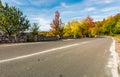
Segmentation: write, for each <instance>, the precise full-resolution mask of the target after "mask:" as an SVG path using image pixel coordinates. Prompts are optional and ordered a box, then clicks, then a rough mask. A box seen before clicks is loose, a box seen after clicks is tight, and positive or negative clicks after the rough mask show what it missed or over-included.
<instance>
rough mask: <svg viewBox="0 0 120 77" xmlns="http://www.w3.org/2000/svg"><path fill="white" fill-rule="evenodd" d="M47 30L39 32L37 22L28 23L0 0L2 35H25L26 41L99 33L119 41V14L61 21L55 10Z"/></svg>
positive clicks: (0, 29) (20, 14)
mask: <svg viewBox="0 0 120 77" xmlns="http://www.w3.org/2000/svg"><path fill="white" fill-rule="evenodd" d="M50 26H51V29H50V31H48V32H40V31H39V25H38V24H37V23H33V24H30V22H29V20H28V19H27V17H26V16H25V15H24V14H23V13H22V12H21V11H20V10H19V9H18V8H16V7H15V6H9V5H8V4H7V3H6V4H5V5H3V4H2V2H1V0H0V33H1V34H2V35H3V36H7V37H14V38H15V40H16V41H17V40H18V38H19V36H22V35H25V34H26V33H27V34H28V35H27V41H35V39H36V38H38V36H44V37H48V36H49V37H50V36H51V37H52V36H56V37H58V38H61V39H62V38H64V37H70V38H80V37H96V36H101V35H108V36H115V37H116V39H117V40H118V41H119V42H120V35H119V34H120V14H116V15H115V16H109V17H107V18H104V19H103V20H101V21H94V19H93V18H92V17H91V16H87V17H86V18H83V19H81V20H75V19H73V20H71V21H69V22H67V23H63V22H62V20H61V18H60V12H59V11H56V12H55V16H54V19H53V21H52V22H51V24H50Z"/></svg>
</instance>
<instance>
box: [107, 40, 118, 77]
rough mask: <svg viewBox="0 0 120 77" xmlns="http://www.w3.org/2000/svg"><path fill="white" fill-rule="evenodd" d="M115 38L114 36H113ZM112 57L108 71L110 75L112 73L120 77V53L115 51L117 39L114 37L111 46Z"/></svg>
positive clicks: (113, 75) (113, 76) (114, 76)
mask: <svg viewBox="0 0 120 77" xmlns="http://www.w3.org/2000/svg"><path fill="white" fill-rule="evenodd" d="M112 39H113V38H112ZM110 53H111V54H110V58H109V61H108V64H107V67H106V68H107V72H108V73H109V75H112V77H119V76H118V63H119V57H118V54H117V53H116V51H115V40H114V39H113V42H112V44H111V47H110Z"/></svg>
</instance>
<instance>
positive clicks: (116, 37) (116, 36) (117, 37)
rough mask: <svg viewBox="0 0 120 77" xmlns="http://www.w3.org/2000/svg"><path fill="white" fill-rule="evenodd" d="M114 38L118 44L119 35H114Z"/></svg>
mask: <svg viewBox="0 0 120 77" xmlns="http://www.w3.org/2000/svg"><path fill="white" fill-rule="evenodd" d="M114 37H115V39H116V41H117V42H118V43H120V35H115V36H114Z"/></svg>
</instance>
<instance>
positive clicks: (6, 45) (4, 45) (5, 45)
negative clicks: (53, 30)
mask: <svg viewBox="0 0 120 77" xmlns="http://www.w3.org/2000/svg"><path fill="white" fill-rule="evenodd" d="M40 43H43V42H33V43H16V44H3V45H0V47H8V46H18V45H30V44H40Z"/></svg>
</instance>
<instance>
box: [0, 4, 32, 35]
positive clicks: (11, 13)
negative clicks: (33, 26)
mask: <svg viewBox="0 0 120 77" xmlns="http://www.w3.org/2000/svg"><path fill="white" fill-rule="evenodd" d="M29 26H30V23H29V20H28V19H27V18H26V16H24V15H23V13H22V12H21V11H20V10H19V9H18V8H16V7H14V6H9V5H8V4H7V3H6V4H5V6H3V10H2V14H1V15H0V30H1V31H2V32H4V33H5V34H6V35H8V36H11V35H17V34H19V33H22V32H24V31H26V30H27V29H28V28H29Z"/></svg>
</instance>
